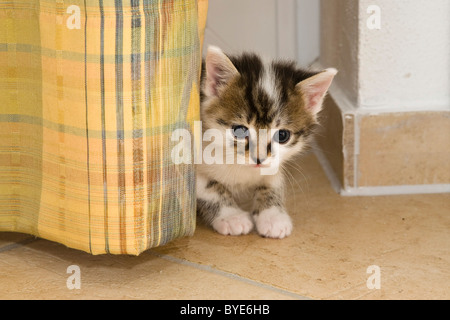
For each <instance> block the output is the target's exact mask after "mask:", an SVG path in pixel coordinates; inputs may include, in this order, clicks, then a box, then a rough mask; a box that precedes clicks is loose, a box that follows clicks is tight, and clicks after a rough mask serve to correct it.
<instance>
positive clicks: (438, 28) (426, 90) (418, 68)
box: [358, 0, 450, 109]
mask: <svg viewBox="0 0 450 320" xmlns="http://www.w3.org/2000/svg"><path fill="white" fill-rule="evenodd" d="M373 4H376V5H378V6H379V8H380V9H381V11H380V17H381V20H380V21H381V25H380V27H381V28H380V29H379V30H377V29H373V30H371V29H369V28H368V27H367V25H366V20H367V17H369V16H370V14H368V13H367V8H368V7H369V5H373ZM359 15H360V17H361V19H360V21H359V30H360V32H359V56H358V60H359V74H358V78H359V93H358V94H359V97H358V100H359V106H360V107H361V108H380V107H383V108H390V107H397V108H423V109H428V108H432V107H436V106H447V107H450V1H449V0H432V1H429V0H395V1H392V0H361V1H360V4H359Z"/></svg>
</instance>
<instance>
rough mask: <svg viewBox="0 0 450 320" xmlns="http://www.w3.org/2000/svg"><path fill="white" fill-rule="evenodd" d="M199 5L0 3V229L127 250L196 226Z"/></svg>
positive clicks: (137, 0) (174, 0)
mask: <svg viewBox="0 0 450 320" xmlns="http://www.w3.org/2000/svg"><path fill="white" fill-rule="evenodd" d="M206 11H207V0H129V1H125V0H115V1H114V0H95V1H94V0H70V1H62V0H56V1H55V0H45V1H38V0H11V1H2V2H1V3H0V30H1V32H0V231H18V232H24V233H29V234H33V235H36V236H39V237H42V238H45V239H49V240H52V241H56V242H60V243H62V244H64V245H66V246H68V247H72V248H76V249H80V250H84V251H86V252H90V253H92V254H103V253H113V254H133V255H137V254H139V253H141V252H142V251H144V250H146V249H148V248H150V247H155V246H160V245H163V244H165V243H167V242H168V241H170V240H173V239H175V238H178V237H182V236H188V235H192V234H193V232H194V229H195V205H196V201H195V174H194V169H193V166H192V165H175V164H173V163H172V160H171V147H172V146H173V145H174V144H176V143H175V142H171V139H170V138H171V134H172V131H173V130H175V129H177V128H187V129H189V130H190V128H191V125H192V123H193V121H194V120H198V118H199V92H198V85H199V74H200V63H201V43H202V38H203V31H204V26H205V20H206Z"/></svg>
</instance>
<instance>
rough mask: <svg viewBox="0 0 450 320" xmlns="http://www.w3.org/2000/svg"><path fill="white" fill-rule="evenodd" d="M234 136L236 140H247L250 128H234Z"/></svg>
mask: <svg viewBox="0 0 450 320" xmlns="http://www.w3.org/2000/svg"><path fill="white" fill-rule="evenodd" d="M231 129H233V135H234V136H235V137H236V139H245V138H247V137H248V128H247V127H245V126H232V127H231Z"/></svg>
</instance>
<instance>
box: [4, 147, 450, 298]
mask: <svg viewBox="0 0 450 320" xmlns="http://www.w3.org/2000/svg"><path fill="white" fill-rule="evenodd" d="M299 167H301V170H300V169H299V170H300V171H301V172H300V171H299V170H297V169H292V170H291V173H292V177H291V179H290V180H291V181H290V183H289V195H288V201H287V206H288V210H289V211H290V212H291V214H292V217H293V220H294V224H295V229H294V232H293V234H292V235H291V236H290V237H288V238H286V239H283V240H273V239H265V238H261V237H259V236H258V235H257V234H255V233H253V234H250V235H247V236H241V237H224V236H221V235H219V234H217V233H215V232H213V231H212V230H210V229H209V228H207V227H205V226H203V225H202V224H201V223H199V226H198V228H197V231H196V233H195V235H194V236H193V237H189V238H184V239H179V240H177V241H174V242H172V243H170V244H168V245H166V246H164V247H160V248H155V249H152V250H150V251H147V252H144V253H143V254H141V255H140V256H138V257H132V256H112V255H101V256H92V255H89V254H87V253H84V252H80V251H76V250H73V249H68V248H66V247H64V246H62V245H60V244H57V243H53V242H50V241H46V240H32V239H34V238H33V237H29V236H27V235H23V234H14V233H4V232H2V233H0V279H1V281H0V299H17V298H19V299H20V298H27V299H28V298H30V299H36V298H43V299H54V298H59V299H302V298H304V297H306V298H313V299H449V298H450V289H449V288H450V269H449V265H450V232H449V231H450V214H449V213H450V212H449V208H450V197H449V195H448V194H429V195H404V196H380V197H341V196H339V195H337V194H336V193H335V192H334V191H333V190H332V188H331V187H330V185H329V183H328V181H327V180H326V177H325V175H324V174H323V172H322V169H321V168H320V166H319V164H318V162H317V160H316V159H315V157H314V156H313V155H309V156H306V157H305V158H303V160H301V162H300V163H299ZM29 239H31V240H29ZM70 265H78V266H79V267H80V270H81V282H82V287H81V289H80V290H68V289H67V287H66V280H67V278H68V276H69V274H67V267H68V266H70ZM371 265H376V266H379V267H380V272H381V278H380V284H381V288H380V289H379V290H378V289H372V290H371V289H368V287H367V284H366V283H367V280H368V278H369V277H370V276H371V274H368V273H367V268H368V267H369V266H371Z"/></svg>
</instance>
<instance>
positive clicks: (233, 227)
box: [212, 207, 253, 236]
mask: <svg viewBox="0 0 450 320" xmlns="http://www.w3.org/2000/svg"><path fill="white" fill-rule="evenodd" d="M212 227H213V228H214V230H216V231H217V232H218V233H220V234H223V235H231V236H238V235H241V234H247V233H249V232H250V231H252V230H253V221H252V218H251V216H250V214H249V213H248V212H245V211H243V210H240V209H237V208H230V207H228V208H223V209H222V211H221V213H220V214H219V216H218V217H217V218H216V219H215V220H214V221H213V222H212Z"/></svg>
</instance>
